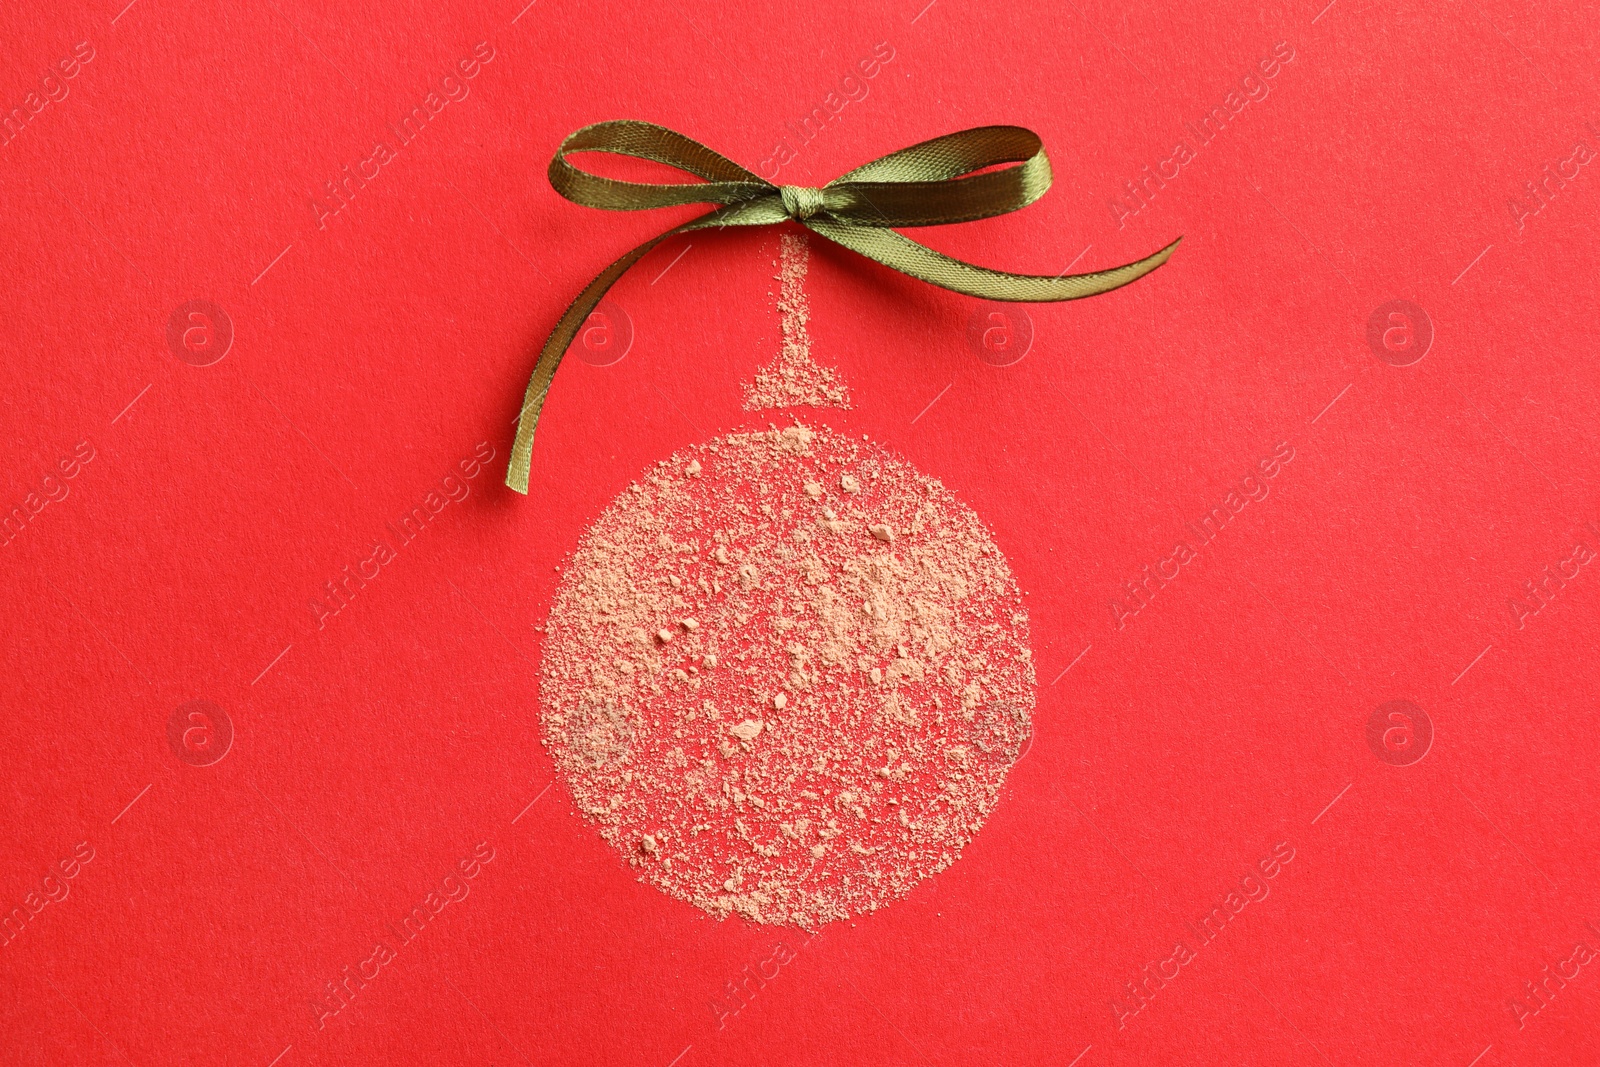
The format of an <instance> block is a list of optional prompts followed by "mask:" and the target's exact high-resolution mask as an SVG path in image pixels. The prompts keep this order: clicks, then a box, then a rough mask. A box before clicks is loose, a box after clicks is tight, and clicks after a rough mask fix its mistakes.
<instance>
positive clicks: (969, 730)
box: [541, 424, 1034, 929]
mask: <svg viewBox="0 0 1600 1067" xmlns="http://www.w3.org/2000/svg"><path fill="white" fill-rule="evenodd" d="M694 464H698V465H699V469H698V470H694V471H693V473H691V468H692V467H693V465H694ZM835 487H836V488H835ZM847 487H849V488H848V491H846V489H847ZM880 526H881V527H883V528H885V529H886V530H892V531H893V536H892V537H885V536H881V535H879V534H877V533H876V530H875V527H880ZM1022 605H1023V601H1022V596H1021V594H1020V593H1019V591H1018V589H1017V586H1016V582H1015V580H1014V579H1013V578H1012V576H1011V573H1010V570H1009V568H1008V567H1007V566H1006V563H1005V559H1004V558H1003V557H1002V556H1001V554H1000V552H999V550H998V549H997V548H996V547H995V546H994V544H993V542H992V541H991V539H990V537H989V535H988V533H987V532H986V531H985V530H984V528H983V526H982V524H981V523H980V522H979V520H978V518H977V516H976V515H974V514H973V512H972V511H971V509H969V508H968V507H967V506H966V505H964V504H962V503H961V502H960V501H958V500H957V499H956V498H955V497H954V496H953V495H952V494H951V493H950V492H949V490H947V489H945V488H944V486H942V485H941V484H939V483H938V482H937V481H935V480H933V479H931V478H927V477H925V476H923V475H921V474H918V473H917V472H916V471H914V470H913V469H912V468H910V467H909V466H908V465H906V464H905V463H904V462H903V461H901V460H899V459H896V458H895V457H893V456H891V455H890V454H888V453H887V452H886V451H885V450H883V449H881V448H879V447H878V446H875V445H872V444H870V443H864V442H856V441H852V440H849V439H847V438H845V437H843V436H842V435H840V434H837V433H835V432H833V431H831V430H828V429H826V428H816V429H812V428H810V427H807V426H803V425H798V424H797V425H794V426H789V427H785V428H782V429H772V430H766V431H759V432H750V433H736V434H731V435H729V436H726V437H722V438H720V439H718V440H716V441H713V442H711V443H710V444H708V445H702V446H699V447H696V448H692V449H688V450H686V451H685V452H683V453H680V454H679V455H677V456H674V457H673V458H672V459H670V460H668V461H666V462H665V463H661V464H658V465H656V466H655V467H652V468H651V469H650V470H649V471H647V472H646V473H645V475H644V476H642V477H641V478H640V479H639V481H638V482H636V483H635V484H634V485H633V486H630V487H629V490H628V491H625V492H623V493H622V494H621V495H620V496H619V497H618V498H617V500H616V501H615V502H613V504H612V505H611V506H610V507H609V508H608V509H607V510H606V511H605V512H604V513H603V514H602V515H601V516H600V518H599V519H598V520H597V521H596V522H595V524H594V526H593V527H591V528H590V529H589V530H588V532H587V533H586V534H585V535H584V536H583V538H582V539H581V540H580V542H579V544H578V547H577V549H576V550H575V552H574V555H573V558H572V561H571V565H570V566H568V567H565V568H563V571H562V578H561V582H560V585H559V587H558V589H557V592H556V597H555V600H554V603H553V605H552V607H551V611H550V618H549V620H548V625H547V633H548V638H547V642H546V645H545V659H544V664H543V669H542V698H543V699H542V700H541V708H542V712H541V714H542V717H543V725H544V740H545V744H546V745H547V746H548V747H549V749H550V752H551V755H552V757H553V758H554V760H555V763H556V765H557V767H558V768H559V770H560V771H561V773H562V775H563V777H564V778H565V779H566V781H567V782H568V784H569V785H570V787H571V789H572V793H573V797H574V799H575V800H576V803H577V806H578V808H579V810H580V811H581V812H582V813H583V814H584V815H585V816H586V817H587V818H589V819H591V820H593V821H594V822H595V823H596V824H597V825H598V827H599V830H600V833H601V835H602V836H603V837H605V838H606V839H607V840H608V841H609V842H611V844H612V845H613V846H615V847H616V849H617V850H618V852H619V853H621V854H622V856H623V857H624V858H625V860H626V861H627V862H628V863H629V864H631V865H632V866H633V867H635V868H636V870H637V871H638V873H639V876H640V877H641V879H644V880H647V881H649V882H651V883H652V884H654V885H656V886H658V887H659V888H661V889H662V890H664V891H665V892H667V893H670V894H671V895H673V896H675V897H678V898H679V899H681V900H685V901H688V902H689V903H692V904H694V905H696V906H698V907H700V908H702V909H704V910H706V911H707V912H710V913H711V914H713V915H716V916H719V917H725V916H727V915H729V914H733V913H738V914H740V915H742V916H744V917H745V918H747V919H749V920H751V921H754V922H762V923H774V924H781V925H794V926H800V927H804V928H807V929H815V928H816V927H818V926H821V925H822V924H823V923H826V922H831V921H835V920H840V919H846V918H849V917H851V916H854V915H860V914H863V913H865V912H869V911H872V910H874V909H876V908H878V907H881V906H882V905H884V904H887V903H889V902H891V901H894V900H896V899H899V898H900V897H903V896H904V895H905V894H906V893H908V892H910V890H911V888H912V887H913V886H914V885H916V884H917V883H918V882H919V881H921V880H922V879H924V878H926V877H928V876H930V875H932V874H934V873H936V872H938V871H940V870H943V869H944V868H945V867H948V866H949V865H950V864H951V863H953V862H955V860H956V859H957V858H958V857H959V856H960V854H961V850H962V848H963V846H965V845H966V843H967V842H968V841H970V840H971V839H972V836H973V835H974V834H975V833H976V832H977V830H978V829H979V827H981V826H982V824H983V822H984V819H985V818H986V817H987V816H988V814H989V812H990V810H991V809H992V808H993V806H994V804H995V802H996V800H997V799H998V797H999V793H1000V788H1001V785H1002V784H1003V782H1004V780H1005V776H1006V773H1007V772H1008V771H1009V769H1010V767H1011V765H1012V763H1013V762H1014V761H1015V760H1016V758H1017V755H1018V753H1019V752H1020V751H1021V749H1022V746H1023V744H1024V742H1025V741H1026V740H1027V738H1028V735H1029V731H1030V729H1031V713H1032V710H1033V704H1034V695H1033V690H1034V672H1033V663H1032V656H1031V655H1030V653H1029V650H1028V619H1027V613H1026V611H1025V609H1024V608H1023V606H1022ZM691 623H693V625H690V624H691ZM740 709H744V710H743V711H741V710H740ZM758 709H759V710H758ZM747 716H748V717H747Z"/></svg>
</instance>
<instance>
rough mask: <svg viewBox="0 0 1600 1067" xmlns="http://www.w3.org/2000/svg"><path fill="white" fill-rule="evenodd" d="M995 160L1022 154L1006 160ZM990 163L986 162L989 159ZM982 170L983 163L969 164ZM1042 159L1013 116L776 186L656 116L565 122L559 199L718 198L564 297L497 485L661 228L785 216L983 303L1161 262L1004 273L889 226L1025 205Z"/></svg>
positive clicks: (521, 477)
mask: <svg viewBox="0 0 1600 1067" xmlns="http://www.w3.org/2000/svg"><path fill="white" fill-rule="evenodd" d="M574 152H614V153H616V154H618V155H624V156H634V157H636V158H639V159H648V160H653V161H654V162H657V163H665V164H667V165H669V166H673V167H676V168H678V169H679V170H683V171H687V172H688V173H690V174H693V175H695V176H697V177H699V178H703V179H705V180H704V181H701V182H693V183H687V184H683V185H670V184H664V183H662V184H657V183H640V182H625V181H618V180H616V179H613V178H602V177H600V176H599V175H596V174H590V173H588V172H587V171H582V170H579V169H578V168H577V167H575V166H573V165H572V164H571V163H569V162H568V161H567V156H568V155H570V154H572V153H574ZM1003 164H1018V165H1016V166H1002V165H1003ZM990 167H996V168H999V169H994V170H989V169H986V168H990ZM978 171H982V172H983V173H976V172H978ZM1050 180H1051V177H1050V160H1049V158H1048V157H1046V155H1045V152H1044V145H1043V143H1042V142H1041V141H1040V140H1039V137H1038V135H1037V134H1035V133H1033V132H1032V131H1031V130H1025V129H1023V128H1022V127H1020V126H980V127H978V128H976V129H971V130H962V131H961V132H960V133H952V134H946V135H945V136H943V137H935V138H934V139H933V140H931V141H923V142H922V143H921V144H915V145H912V146H911V147H910V148H903V149H901V150H900V151H898V152H891V153H890V154H889V155H886V156H884V157H883V158H881V159H876V160H873V161H872V162H871V163H868V164H866V165H865V166H863V167H857V168H856V169H855V170H853V171H850V172H849V173H848V174H844V175H841V176H840V177H838V178H835V179H834V180H833V181H831V182H829V183H828V184H827V185H824V186H822V187H821V188H820V189H817V188H810V187H808V186H798V185H783V186H778V185H773V184H772V183H771V182H768V181H765V180H764V179H762V178H761V176H760V175H758V174H754V173H752V172H750V171H748V170H745V169H744V168H743V167H741V166H739V165H738V164H737V163H735V162H733V161H732V160H730V159H727V158H725V157H723V156H720V155H718V154H717V153H716V152H713V151H712V150H711V149H709V148H707V147H706V146H705V145H703V144H701V143H699V142H698V141H695V140H692V139H690V138H688V137H685V136H684V135H683V134H681V133H676V132H674V131H672V130H669V129H666V128H665V127H663V126H657V125H655V124H653V123H649V122H637V121H633V120H629V119H623V120H618V121H614V122H599V123H596V124H594V125H593V126H585V127H584V128H583V129H581V130H578V131H577V132H576V133H573V134H572V135H571V136H569V137H568V138H567V139H566V140H565V141H562V142H561V147H560V148H558V149H557V150H556V154H555V158H554V159H552V160H551V161H550V184H551V185H552V186H554V187H555V190H556V192H558V193H560V194H561V195H562V196H564V197H566V198H567V199H568V200H571V201H573V202H574V203H577V204H583V205H585V206H587V207H596V208H604V209H605V210H607V211H642V210H645V209H648V208H658V207H677V206H680V205H683V204H718V205H721V206H719V207H718V208H716V209H715V210H713V211H710V212H708V213H706V214H704V215H701V216H700V217H698V218H696V219H692V220H690V221H689V222H686V223H684V224H683V225H682V226H675V227H673V228H672V229H670V230H668V231H667V232H666V233H663V234H662V235H661V236H660V237H656V238H654V239H652V240H649V241H646V242H645V243H644V244H642V245H640V246H639V247H638V248H635V249H634V250H633V251H631V252H629V253H628V254H627V255H625V256H623V257H622V258H621V259H619V260H617V261H616V262H615V263H613V264H611V266H609V267H607V268H606V269H605V270H603V271H601V272H600V274H599V276H598V277H596V278H595V279H594V281H592V282H590V283H589V284H588V285H587V286H586V287H585V288H584V290H583V292H581V293H579V294H578V296H577V299H575V300H573V301H572V303H571V304H569V305H567V310H566V311H565V312H564V313H563V314H562V316H561V320H560V321H559V322H557V323H556V326H555V329H553V330H551V331H550V337H549V339H548V340H546V341H545V343H544V349H543V351H541V352H540V353H539V361H538V363H537V364H535V366H534V368H533V377H532V379H531V380H530V381H529V382H528V391H527V394H526V396H524V398H523V401H522V416H521V418H520V420H519V422H518V426H517V439H516V442H515V444H513V445H512V448H511V467H510V470H509V471H508V472H507V474H506V484H507V485H509V486H510V487H511V488H513V489H515V490H516V491H517V492H519V493H526V492H527V491H528V468H529V464H530V462H531V460H532V456H533V431H534V427H535V426H536V425H537V424H538V421H539V410H540V409H541V408H542V407H543V406H544V398H545V395H546V394H547V393H549V391H550V382H551V379H552V378H553V377H554V376H555V373H556V368H557V367H558V366H560V364H561V357H562V356H563V355H564V354H565V353H566V351H567V347H568V346H569V345H571V344H572V339H573V338H574V337H576V336H577V334H578V331H579V330H580V329H581V328H582V327H583V323H584V321H585V320H586V319H588V317H589V313H590V312H592V311H593V310H594V308H595V305H597V304H599V303H600V298H601V297H602V296H604V295H605V293H606V290H608V289H610V288H611V286H612V285H613V284H614V283H615V282H616V281H617V279H618V278H620V277H622V275H623V274H624V273H626V272H627V270H628V268H629V267H631V266H633V265H634V264H635V263H637V262H638V261H639V260H640V259H642V258H643V257H644V256H645V254H646V253H648V252H649V251H650V250H651V249H652V248H654V247H655V246H656V245H658V244H660V243H661V242H662V241H665V240H666V239H667V238H669V237H675V236H677V235H678V234H681V233H690V232H692V231H695V230H709V229H721V228H723V227H726V226H772V225H775V224H777V223H781V222H789V221H791V220H792V221H794V222H797V223H799V224H800V225H802V226H804V227H805V228H806V229H808V230H810V231H811V232H813V233H816V234H819V235H821V236H823V237H826V238H827V239H828V240H830V241H833V242H835V243H836V244H841V245H843V246H844V247H846V248H849V249H851V250H853V251H855V252H859V253H860V254H861V255H863V256H866V257H867V258H868V259H872V260H876V261H877V262H879V263H882V264H883V265H884V266H886V267H892V268H893V269H895V270H897V271H899V272H901V273H902V274H909V275H910V276H911V277H913V278H920V279H922V280H923V281H925V282H929V283H931V284H933V285H937V286H939V287H941V288H944V289H951V290H954V291H955V292H958V293H965V294H966V295H968V296H976V297H982V298H984V299H987V300H1011V301H1055V300H1078V299H1080V298H1082V297H1086V296H1095V295H1096V294H1099V293H1104V292H1107V291H1108V290H1111V289H1116V288H1118V287H1119V286H1123V285H1127V284H1128V283H1129V282H1131V281H1133V280H1134V279H1136V278H1139V277H1142V276H1143V275H1146V274H1148V273H1150V272H1151V271H1153V270H1155V269H1156V268H1157V267H1159V266H1161V264H1163V263H1165V262H1166V261H1167V257H1168V256H1170V255H1172V251H1173V249H1175V248H1177V247H1178V241H1181V240H1182V238H1181V237H1180V238H1179V239H1178V241H1173V242H1172V243H1171V244H1170V245H1168V246H1167V247H1165V248H1163V249H1161V251H1159V252H1156V253H1155V254H1154V255H1150V256H1146V257H1145V258H1144V259H1141V260H1139V261H1137V262H1135V263H1128V264H1125V265H1124V266H1121V267H1113V268H1111V269H1110V270H1102V271H1095V272H1094V273H1092V274H1069V275H1064V276H1057V277H1053V278H1052V277H1048V276H1045V275H1038V274H1008V273H1007V272H1005V271H998V270H990V269H989V268H988V267H980V266H977V265H975V264H972V263H965V262H963V261H961V260H959V259H953V258H951V257H950V256H947V255H944V254H942V253H939V252H935V251H934V250H933V249H931V248H928V247H926V246H924V245H920V244H918V243H917V242H915V241H913V240H911V239H910V238H909V237H906V236H904V235H902V234H899V233H896V232H895V230H894V229H893V227H899V226H943V225H947V224H949V223H954V222H971V221H973V220H975V219H986V218H991V217H993V216H995V215H1004V214H1005V213H1007V212H1010V211H1016V210H1017V209H1018V208H1023V207H1027V206H1028V205H1029V204H1031V203H1033V202H1034V201H1035V200H1037V199H1039V197H1041V196H1043V195H1044V193H1045V190H1047V189H1049V188H1050Z"/></svg>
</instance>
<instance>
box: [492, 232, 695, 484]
mask: <svg viewBox="0 0 1600 1067" xmlns="http://www.w3.org/2000/svg"><path fill="white" fill-rule="evenodd" d="M683 229H684V227H681V226H680V227H677V228H676V229H671V230H668V231H667V232H666V233H664V234H662V235H661V236H660V237H656V238H654V239H652V240H649V241H646V242H645V243H644V244H642V245H640V246H639V247H638V248H635V249H634V250H633V251H632V252H629V253H628V254H627V255H625V256H623V257H622V258H621V259H619V260H617V261H616V262H615V263H613V264H611V266H609V267H607V268H606V269H605V270H603V271H601V272H600V273H599V274H598V275H597V276H596V277H595V279H594V281H592V282H590V283H589V284H588V285H586V286H584V289H583V292H581V293H579V294H578V295H577V297H576V298H575V299H574V300H573V301H572V303H570V304H568V305H567V310H566V311H564V312H562V313H561V318H560V320H559V321H557V323H556V325H555V329H553V330H551V331H550V336H549V337H548V338H547V339H546V340H545V342H544V348H543V349H542V350H540V352H539V361H538V362H537V363H535V364H534V367H533V377H532V378H530V379H529V380H528V391H527V392H526V393H525V394H524V395H523V397H522V414H521V415H520V416H518V419H517V439H516V441H515V442H513V443H512V445H511V466H510V467H509V468H508V469H507V470H506V484H507V485H509V486H510V487H511V488H513V489H515V490H516V491H517V492H519V493H522V494H523V495H524V496H526V495H527V492H528V471H529V468H530V467H531V465H532V462H533V430H534V427H535V426H537V425H538V424H539V411H540V409H541V408H543V407H544V398H545V396H546V394H548V393H549V392H550V380H551V379H552V378H554V377H555V373H556V368H557V367H559V366H560V365H561V357H562V356H564V355H565V354H566V351H567V346H568V345H570V344H572V339H573V338H574V337H576V336H578V331H579V330H580V329H582V328H583V324H584V322H585V321H587V320H588V318H589V313H590V312H592V311H593V310H594V309H595V305H597V304H599V303H600V298H601V297H603V296H605V295H606V290H608V289H610V288H611V286H612V285H614V284H615V283H616V281H617V279H618V278H620V277H622V276H623V275H624V274H626V273H627V272H628V268H629V267H631V266H633V265H634V264H635V263H637V262H638V261H639V260H640V259H642V258H644V255H645V253H647V252H649V251H650V250H651V249H652V248H654V247H655V246H656V245H658V244H660V243H661V242H662V241H665V240H666V239H667V238H668V237H672V236H674V235H675V234H678V233H680V232H681V231H682V230H683Z"/></svg>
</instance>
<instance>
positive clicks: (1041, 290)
mask: <svg viewBox="0 0 1600 1067" xmlns="http://www.w3.org/2000/svg"><path fill="white" fill-rule="evenodd" d="M804 225H805V226H806V227H807V228H808V229H810V230H813V231H815V232H816V233H818V234H821V235H822V236H823V237H826V238H828V239H829V240H830V241H834V242H836V243H838V244H841V245H843V246H844V247H846V248H848V249H850V250H851V251H853V252H859V253H860V254H861V255H863V256H866V257H867V258H868V259H871V260H875V261H877V262H879V263H882V264H883V265H884V266H886V267H891V268H893V269H894V270H897V271H900V272H901V273H902V274H909V275H911V276H912V277H913V278H920V279H921V280H922V281H925V282H927V283H929V284H930V285H937V286H939V287H940V288H941V289H949V290H951V291H952V292H957V293H964V294H966V295H967V296H976V297H981V298H983V299H985V300H1010V301H1017V302H1023V301H1026V302H1029V303H1049V302H1053V301H1057V300H1080V299H1082V298H1083V297H1086V296H1096V295H1098V294H1100V293H1105V292H1109V291H1111V290H1112V289H1117V288H1120V287H1122V286H1124V285H1127V284H1128V283H1129V282H1132V281H1137V280H1138V279H1139V278H1142V277H1144V276H1145V275H1146V274H1149V273H1150V272H1151V271H1153V270H1155V269H1156V268H1157V267H1159V266H1161V265H1162V264H1163V263H1165V262H1166V261H1167V259H1168V258H1169V257H1170V256H1171V255H1172V253H1173V250H1174V249H1176V248H1177V247H1178V243H1179V242H1180V241H1182V240H1183V238H1181V237H1180V238H1178V240H1177V241H1173V242H1172V243H1171V244H1170V245H1168V246H1167V247H1165V248H1163V249H1161V250H1160V251H1159V252H1155V253H1153V254H1151V255H1148V256H1146V257H1145V258H1143V259H1141V260H1137V261H1135V262H1133V263H1125V264H1123V265H1122V266H1120V267H1112V268H1111V269H1109V270H1101V271H1095V272H1093V273H1091V274H1067V275H1058V276H1056V277H1054V278H1052V277H1050V276H1048V275H1044V274H1009V273H1007V272H1006V271H1001V270H991V269H990V268H988V267H980V266H978V265H977V264H975V263H967V262H965V261H963V260H959V259H955V258H953V257H951V256H947V255H945V254H944V253H943V252H935V251H934V250H933V249H931V248H929V247H927V246H926V245H921V244H918V243H917V242H916V241H913V240H911V239H910V238H909V237H906V236H905V235H904V234H901V233H897V232H896V231H894V230H891V229H887V228H884V227H876V226H858V225H855V224H853V223H848V222H840V221H839V220H837V219H830V218H828V217H826V216H820V215H819V216H817V217H815V218H810V219H806V220H805V222H804Z"/></svg>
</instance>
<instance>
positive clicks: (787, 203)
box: [778, 185, 822, 222]
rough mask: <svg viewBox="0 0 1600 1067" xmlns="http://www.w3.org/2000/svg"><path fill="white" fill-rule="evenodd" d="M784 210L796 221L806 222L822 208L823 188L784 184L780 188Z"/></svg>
mask: <svg viewBox="0 0 1600 1067" xmlns="http://www.w3.org/2000/svg"><path fill="white" fill-rule="evenodd" d="M778 193H779V195H780V196H782V197H783V210H785V211H787V212H788V213H789V217H790V218H791V219H794V220H795V221H796V222H804V221H805V220H806V219H809V218H810V217H811V216H813V215H815V214H816V213H817V212H819V211H821V210H822V190H821V189H814V188H812V187H811V186H809V185H784V186H780V187H779V188H778Z"/></svg>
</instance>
